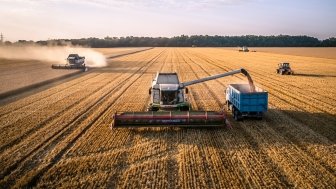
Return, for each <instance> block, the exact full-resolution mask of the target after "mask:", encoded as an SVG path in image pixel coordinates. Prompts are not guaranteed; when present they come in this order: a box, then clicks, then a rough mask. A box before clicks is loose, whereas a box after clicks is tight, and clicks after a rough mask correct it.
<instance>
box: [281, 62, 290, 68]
mask: <svg viewBox="0 0 336 189" xmlns="http://www.w3.org/2000/svg"><path fill="white" fill-rule="evenodd" d="M279 68H290V66H289V63H287V62H284V63H280V64H279Z"/></svg>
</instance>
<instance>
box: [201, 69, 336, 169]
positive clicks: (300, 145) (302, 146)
mask: <svg viewBox="0 0 336 189" xmlns="http://www.w3.org/2000/svg"><path fill="white" fill-rule="evenodd" d="M198 65H199V64H198ZM199 66H201V65H199ZM203 70H204V71H205V72H206V70H205V69H203ZM272 95H273V94H272ZM278 98H279V99H280V100H284V99H281V98H280V97H278ZM286 103H287V104H292V103H290V102H288V101H286ZM292 105H293V106H295V105H294V104H292ZM277 116H279V114H278V115H277ZM279 117H281V116H279ZM294 120H295V119H294ZM280 123H282V122H277V124H280ZM298 124H299V123H297V124H296V126H298ZM275 125H276V124H275ZM299 132H300V131H299ZM245 133H246V132H245ZM285 134H286V133H285ZM285 137H286V138H287V139H291V140H292V139H293V138H295V135H292V134H290V133H288V135H285ZM251 141H253V140H251ZM295 141H297V142H299V141H298V140H297V139H296V140H295ZM296 145H298V146H299V147H300V149H301V150H302V151H304V152H306V153H308V154H310V155H311V157H312V158H314V159H317V158H318V160H319V161H321V160H322V159H321V157H316V156H315V155H314V154H313V153H312V152H311V151H307V150H308V149H307V148H305V147H304V145H303V144H299V143H298V144H296ZM322 166H324V167H325V168H326V169H327V170H329V171H331V170H332V169H331V167H330V166H329V165H327V164H324V165H322ZM331 172H332V171H331Z"/></svg>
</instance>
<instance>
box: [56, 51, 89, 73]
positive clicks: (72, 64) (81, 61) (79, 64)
mask: <svg viewBox="0 0 336 189" xmlns="http://www.w3.org/2000/svg"><path fill="white" fill-rule="evenodd" d="M66 60H67V63H66V64H52V65H51V68H52V69H81V70H83V72H86V71H88V68H87V67H86V66H85V57H84V56H79V55H78V54H69V56H68V58H67V59H66Z"/></svg>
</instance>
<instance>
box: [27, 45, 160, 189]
mask: <svg viewBox="0 0 336 189" xmlns="http://www.w3.org/2000/svg"><path fill="white" fill-rule="evenodd" d="M162 53H163V51H162V52H161V53H159V55H157V56H155V57H154V58H152V59H151V60H150V61H148V62H149V64H146V65H144V66H142V67H141V68H139V69H138V70H137V71H136V72H134V73H133V74H132V75H131V76H129V77H128V79H125V81H124V82H121V83H119V84H118V86H122V85H124V84H125V83H126V82H127V81H128V80H129V79H130V78H132V77H133V76H135V75H137V73H138V72H140V71H142V69H143V68H145V70H147V69H148V68H149V67H150V66H151V65H152V64H153V63H154V62H155V60H156V59H157V58H158V57H159V56H160V55H161V54H162ZM146 66H147V68H146ZM144 73H145V71H143V72H142V74H139V76H137V77H136V80H138V79H139V78H140V77H141V76H142V75H143V74H144ZM133 83H134V81H133V82H132V83H131V84H130V85H129V86H127V87H126V88H125V89H124V90H122V91H123V92H125V91H126V90H127V89H128V88H129V87H130V86H131V85H132V84H133ZM115 89H116V88H115ZM117 89H120V88H118V87H117ZM112 91H113V90H112ZM122 94H123V93H120V95H118V96H117V97H116V99H115V100H113V101H112V102H111V104H110V105H112V104H113V103H115V101H116V100H117V99H118V97H120V96H121V95H122ZM109 95H113V94H112V92H109V93H107V94H106V95H104V96H103V97H101V98H99V99H98V100H97V102H96V103H95V104H94V105H93V106H91V107H89V108H87V111H86V112H85V113H83V114H82V115H80V116H78V117H77V119H76V120H75V121H74V122H72V123H71V124H69V125H68V126H67V127H74V126H75V125H76V123H77V122H78V121H79V122H80V120H82V119H83V118H84V119H85V117H86V116H87V115H86V114H88V113H89V112H90V111H93V110H94V108H95V107H96V106H98V105H99V104H100V103H103V102H104V101H103V100H104V99H105V98H106V97H107V96H109ZM110 105H109V106H107V108H105V109H104V110H103V111H102V113H99V115H97V116H96V117H95V118H94V119H93V120H92V121H91V122H90V123H88V124H87V125H85V126H84V128H83V129H82V130H81V131H80V133H78V134H77V136H76V137H75V138H73V139H72V140H71V141H70V142H67V145H66V146H65V147H64V148H63V149H61V150H60V151H59V152H58V153H57V154H56V155H55V156H54V157H53V158H51V160H50V161H49V162H48V163H46V164H44V165H41V166H43V168H40V169H38V170H36V173H34V175H31V174H27V175H26V176H28V177H30V179H29V181H28V183H25V184H24V185H26V186H27V187H28V186H29V187H30V186H35V185H36V184H37V181H38V179H39V178H41V176H42V175H43V174H44V173H45V172H46V171H48V170H49V169H50V168H51V167H52V166H53V165H55V164H56V163H57V162H58V161H59V160H60V158H61V157H62V156H63V155H64V154H65V152H66V151H67V150H68V149H70V148H71V146H72V145H73V144H74V143H75V141H76V140H77V139H78V138H80V137H81V136H82V135H83V134H84V133H85V132H86V131H87V130H88V129H89V128H90V127H91V126H92V125H94V123H95V122H96V121H97V120H99V118H100V117H101V116H102V115H103V114H104V113H105V112H106V111H107V110H109V107H110ZM67 127H65V128H64V129H63V130H65V131H63V130H62V131H63V134H62V131H60V132H58V134H57V135H59V136H55V135H54V137H50V139H49V140H51V139H52V138H55V139H54V140H53V141H51V142H49V143H54V145H57V144H58V140H57V139H59V138H62V137H64V135H66V134H67V133H69V132H71V128H68V129H67ZM70 134H71V133H70ZM54 145H53V146H54ZM44 146H45V147H44V148H47V147H48V145H47V144H46V145H44ZM49 148H52V147H51V145H49ZM33 171H34V170H33ZM26 181H27V180H26V179H24V181H23V182H26Z"/></svg>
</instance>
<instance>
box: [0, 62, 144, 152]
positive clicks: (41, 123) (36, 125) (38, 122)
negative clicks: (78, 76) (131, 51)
mask: <svg viewBox="0 0 336 189" xmlns="http://www.w3.org/2000/svg"><path fill="white" fill-rule="evenodd" d="M140 64H142V63H140ZM140 64H139V65H140ZM121 76H122V74H118V75H116V77H115V78H113V79H112V80H111V79H110V78H109V77H105V76H104V75H101V77H102V78H101V79H99V78H96V79H99V82H100V85H101V86H105V85H108V83H110V84H109V85H111V84H112V85H111V86H113V82H114V81H115V80H117V79H119V78H120V77H121ZM104 80H107V81H106V83H104ZM87 81H88V80H87ZM89 85H91V83H90V82H86V85H81V88H79V89H78V90H77V93H78V94H77V95H73V93H71V92H72V91H71V89H69V91H70V93H71V94H69V95H68V94H67V93H64V96H81V98H77V99H76V100H75V101H71V103H65V104H66V106H65V107H63V108H62V109H61V110H60V111H58V109H60V108H58V106H59V104H61V105H62V106H63V104H64V103H62V100H63V99H64V98H66V97H64V98H62V99H56V100H57V101H56V102H53V103H52V102H51V103H49V104H48V102H45V103H43V105H44V104H46V107H42V108H39V109H42V111H44V110H45V109H48V110H50V109H55V108H56V110H57V112H54V113H53V115H52V116H50V117H48V118H47V117H46V118H45V119H44V120H37V119H32V118H31V117H32V116H29V115H30V114H28V115H26V118H30V120H28V121H27V120H26V119H22V121H21V122H22V123H20V122H14V123H12V124H10V125H7V127H8V128H9V127H10V128H9V129H10V130H9V131H8V132H6V131H4V132H2V134H4V135H6V137H3V138H2V139H3V140H6V141H7V142H6V141H3V142H2V144H1V146H0V151H3V150H5V149H6V148H8V147H10V146H12V145H14V144H17V143H18V142H20V141H22V140H24V139H25V138H28V137H29V136H30V135H31V134H33V133H36V132H38V130H39V129H41V128H43V127H44V126H45V125H47V124H48V123H50V122H51V121H52V120H55V119H57V118H60V117H62V116H63V115H64V114H68V113H67V112H69V111H71V108H73V107H75V106H76V105H77V104H78V102H81V101H83V100H84V99H87V98H88V97H89V96H91V95H92V94H94V93H96V92H98V91H100V90H101V87H100V86H97V87H96V89H95V90H93V91H90V93H88V94H87V95H83V92H82V91H81V89H83V88H86V87H87V86H89ZM48 106H49V108H48ZM34 112H35V110H34ZM34 112H31V114H32V113H34ZM37 113H38V112H37ZM43 113H44V114H46V116H48V115H49V112H48V111H46V112H43ZM16 114H17V112H16V113H15V114H14V115H16ZM41 116H42V115H41V114H40V113H39V114H38V115H37V118H39V117H41ZM33 117H34V116H33ZM35 117H36V116H35ZM42 117H45V116H42ZM28 123H30V125H34V127H32V128H30V129H27V127H26V126H25V125H27V124H28ZM21 125H22V126H21ZM13 127H17V128H18V131H19V132H17V131H16V130H13ZM22 128H25V129H26V131H25V132H23V131H22ZM3 129H4V128H3ZM10 133H13V137H14V138H13V139H12V140H10V141H8V140H9V138H8V134H10ZM17 133H20V134H19V135H18V134H17Z"/></svg>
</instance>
